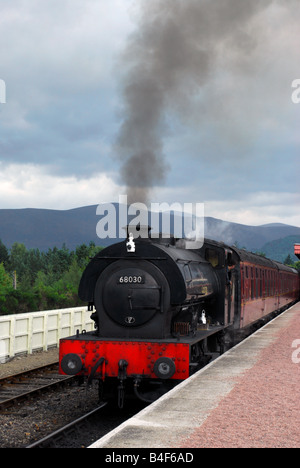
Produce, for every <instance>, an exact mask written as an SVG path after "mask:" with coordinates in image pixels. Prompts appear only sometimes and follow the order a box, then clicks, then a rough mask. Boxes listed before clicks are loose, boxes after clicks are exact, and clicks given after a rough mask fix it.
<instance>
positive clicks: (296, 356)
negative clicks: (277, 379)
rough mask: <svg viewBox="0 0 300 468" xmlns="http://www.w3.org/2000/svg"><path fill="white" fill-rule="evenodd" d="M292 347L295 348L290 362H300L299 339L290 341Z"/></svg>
mask: <svg viewBox="0 0 300 468" xmlns="http://www.w3.org/2000/svg"><path fill="white" fill-rule="evenodd" d="M292 348H296V349H295V351H293V352H292V362H293V363H294V364H300V340H299V339H298V340H294V341H293V343H292Z"/></svg>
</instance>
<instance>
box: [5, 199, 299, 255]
mask: <svg viewBox="0 0 300 468" xmlns="http://www.w3.org/2000/svg"><path fill="white" fill-rule="evenodd" d="M115 208H116V212H117V215H118V206H117V205H115ZM96 209H97V205H92V206H85V207H80V208H75V209H71V210H48V209H33V208H27V209H1V210H0V239H1V240H2V242H3V243H4V244H5V245H6V246H7V247H8V248H10V247H11V246H12V245H13V243H14V242H20V243H23V244H25V246H26V247H27V248H28V249H30V248H38V249H40V250H42V251H45V250H48V249H49V248H53V247H54V246H56V247H58V248H60V247H62V245H63V244H64V243H65V244H66V246H67V247H68V248H69V249H70V250H73V249H74V248H75V247H76V246H78V245H80V244H82V243H85V244H88V243H89V242H90V241H93V242H95V244H96V245H102V246H107V245H110V244H112V243H114V242H116V241H117V240H118V239H99V238H98V236H97V234H96V226H97V223H98V222H99V220H100V217H99V216H98V215H97V214H96ZM149 216H151V215H149ZM117 229H118V225H117ZM204 233H205V237H208V238H210V239H215V240H219V241H223V242H225V243H227V244H229V245H232V244H237V245H238V246H239V247H245V248H246V249H248V250H252V251H257V250H260V251H263V252H265V253H266V254H267V256H270V257H271V258H274V259H275V258H276V257H277V254H278V251H279V250H280V258H281V259H285V258H286V257H287V255H288V254H292V253H293V243H294V242H300V228H299V227H295V226H289V225H285V224H271V225H263V226H247V225H243V224H237V223H230V222H227V221H222V220H220V219H216V218H211V217H206V218H205V223H204ZM291 236H292V237H291ZM281 239H286V240H285V241H284V242H283V243H282V245H283V246H284V247H282V248H281V243H280V242H281V241H280V242H279V240H281ZM274 241H278V242H277V244H276V243H275V244H274ZM283 257H284V258H283ZM276 259H277V258H276Z"/></svg>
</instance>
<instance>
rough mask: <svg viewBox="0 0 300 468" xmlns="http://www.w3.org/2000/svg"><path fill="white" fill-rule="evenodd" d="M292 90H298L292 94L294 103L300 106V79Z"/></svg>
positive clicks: (293, 85) (294, 83)
mask: <svg viewBox="0 0 300 468" xmlns="http://www.w3.org/2000/svg"><path fill="white" fill-rule="evenodd" d="M292 88H296V89H295V91H293V93H292V102H293V103H294V104H299V102H300V79H299V78H298V79H296V80H294V81H293V82H292Z"/></svg>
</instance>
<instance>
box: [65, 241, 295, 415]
mask: <svg viewBox="0 0 300 468" xmlns="http://www.w3.org/2000/svg"><path fill="white" fill-rule="evenodd" d="M127 245H128V244H127V242H126V241H125V242H120V243H118V244H115V245H113V246H110V247H108V248H106V249H104V250H102V251H101V252H100V253H99V254H97V255H96V257H95V258H94V259H92V260H91V262H90V263H89V265H88V266H87V268H86V270H85V271H84V273H83V276H82V279H81V283H80V287H79V296H80V298H81V299H82V300H84V301H86V302H88V303H89V307H90V310H91V311H92V312H93V313H92V315H91V317H92V318H93V320H94V321H95V331H93V332H88V333H85V332H82V333H79V332H78V333H77V334H76V335H75V336H71V337H69V338H64V339H62V340H61V341H60V372H61V373H63V374H67V375H77V376H79V377H80V378H84V379H87V381H88V382H89V383H90V382H91V381H92V380H93V379H97V380H98V381H99V391H100V390H101V392H102V390H103V388H104V390H106V393H107V394H108V395H111V394H113V393H114V392H116V394H117V396H118V404H119V406H120V407H121V406H123V404H124V395H125V388H126V392H128V388H130V389H131V391H132V390H133V392H134V393H135V395H136V396H138V398H141V399H142V400H146V401H149V397H147V396H146V395H148V394H149V386H151V384H153V383H155V385H156V388H159V391H158V392H156V396H158V395H160V394H161V393H163V392H164V391H165V390H167V389H168V388H170V385H171V384H175V383H177V382H179V381H181V380H184V379H186V378H188V377H189V376H190V375H191V374H192V373H193V372H195V371H196V370H198V369H199V368H200V367H201V366H202V365H203V364H204V363H206V362H208V361H209V360H210V359H211V355H212V353H215V352H219V353H222V352H223V350H224V348H225V346H226V344H227V343H229V345H231V344H232V343H234V342H236V340H237V337H240V336H241V334H242V335H244V334H247V333H249V331H250V330H251V328H252V327H253V326H257V324H258V323H259V322H260V321H261V320H265V319H266V318H267V317H270V316H271V315H272V314H274V313H277V311H279V310H282V309H284V308H286V307H288V306H289V305H291V304H292V303H293V302H295V301H296V300H298V298H299V275H298V273H297V271H296V270H294V269H292V268H290V267H287V266H285V265H282V264H280V263H278V262H274V261H272V260H269V259H266V258H264V257H261V256H259V255H256V254H253V253H250V252H246V251H245V250H240V249H237V248H235V247H230V246H227V245H225V244H223V243H220V242H215V241H211V240H207V239H206V240H205V241H204V243H203V246H202V247H201V248H200V249H199V248H194V249H193V248H191V246H192V244H191V242H189V243H188V244H187V243H186V241H185V240H183V239H180V240H175V239H172V238H170V239H168V240H166V239H155V240H153V239H151V238H149V239H135V245H134V249H132V239H131V248H130V249H129V248H128V247H127ZM187 246H188V248H187ZM146 387H147V388H146ZM145 388H146V390H145ZM152 388H153V385H152ZM152 399H155V397H154V398H152V397H151V398H150V400H151V401H152Z"/></svg>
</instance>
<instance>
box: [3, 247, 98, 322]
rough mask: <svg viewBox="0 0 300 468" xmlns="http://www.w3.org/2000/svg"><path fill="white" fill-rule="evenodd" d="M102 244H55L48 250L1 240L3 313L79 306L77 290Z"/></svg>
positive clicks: (80, 303)
mask: <svg viewBox="0 0 300 468" xmlns="http://www.w3.org/2000/svg"><path fill="white" fill-rule="evenodd" d="M101 249H102V247H99V246H96V245H95V244H94V243H93V242H90V243H89V245H86V244H82V245H79V246H78V247H76V249H75V250H74V251H70V250H69V249H68V248H67V247H66V245H65V244H64V245H63V246H62V248H60V249H58V248H57V247H53V248H52V249H48V251H47V252H42V251H40V250H39V249H27V248H26V247H25V245H24V244H21V243H18V242H16V243H14V244H13V245H12V247H11V249H8V248H7V247H6V246H5V245H4V244H3V243H2V241H1V240H0V315H9V314H17V313H24V312H35V311H42V310H51V309H61V308H66V307H77V306H80V305H82V302H81V301H80V299H79V298H78V295H77V291H78V285H79V281H80V278H81V275H82V272H83V270H84V268H85V266H86V265H87V264H88V262H89V259H90V258H91V257H94V256H95V255H96V253H97V252H99V251H100V250H101Z"/></svg>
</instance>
